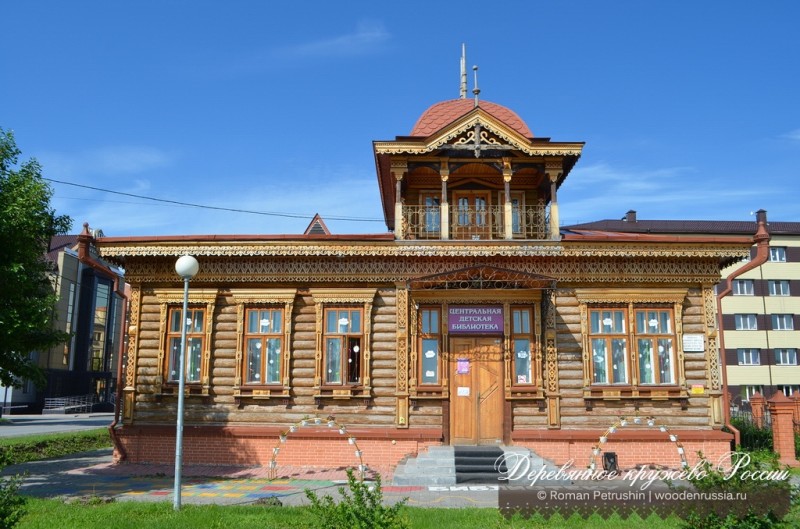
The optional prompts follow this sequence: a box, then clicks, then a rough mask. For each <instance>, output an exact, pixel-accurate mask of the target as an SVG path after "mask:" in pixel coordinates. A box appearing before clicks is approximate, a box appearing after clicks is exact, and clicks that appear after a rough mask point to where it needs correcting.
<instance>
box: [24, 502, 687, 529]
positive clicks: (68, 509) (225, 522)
mask: <svg viewBox="0 0 800 529" xmlns="http://www.w3.org/2000/svg"><path fill="white" fill-rule="evenodd" d="M405 512H406V514H407V517H408V520H409V522H410V524H411V527H413V528H414V529H447V528H450V527H453V528H458V529H472V528H475V529H488V528H514V529H523V528H535V527H547V528H549V529H558V528H565V529H566V528H578V527H580V528H586V529H601V528H602V529H623V528H624V529H628V528H630V529H673V528H677V527H678V523H679V521H678V519H676V518H672V519H668V520H662V519H660V518H658V517H655V516H651V517H650V518H647V519H645V520H643V519H641V518H639V517H637V516H633V517H630V518H628V519H626V520H623V519H620V518H618V517H614V518H611V519H609V520H604V519H602V518H600V517H599V516H596V517H592V518H590V519H588V520H585V519H583V518H580V517H577V516H575V517H572V518H570V519H567V520H564V519H563V518H561V517H559V516H554V517H553V518H551V519H550V520H544V519H542V518H534V519H531V520H521V519H512V520H506V519H504V518H503V516H502V515H501V514H500V512H499V511H498V510H496V509H476V508H468V509H422V508H415V507H408V508H407V509H406V510H405ZM315 524H316V518H315V517H314V515H313V514H312V513H311V511H310V510H309V509H308V508H306V507H263V506H259V505H251V506H220V505H204V506H198V505H185V506H183V508H182V509H181V511H180V512H175V511H173V509H172V504H171V503H169V502H162V503H150V502H141V503H140V502H129V501H125V502H115V503H108V504H102V505H78V504H72V505H66V504H64V503H62V502H60V501H57V500H40V499H32V500H30V501H29V502H28V514H27V515H26V516H25V517H24V518H23V520H22V522H21V523H20V524H19V525H18V526H17V527H18V528H20V529H34V528H36V529H45V528H46V529H52V528H54V527H56V528H58V529H68V528H73V527H74V528H92V527H102V528H105V529H128V528H130V529H139V528H141V527H146V528H148V529H159V528H164V529H167V528H169V529H181V528H187V529H188V528H196V527H202V528H204V529H212V528H221V529H222V528H224V529H230V528H234V527H235V528H236V529H249V528H253V529H256V528H258V529H268V528H273V527H274V528H287V529H300V528H313V527H315V526H316V525H315Z"/></svg>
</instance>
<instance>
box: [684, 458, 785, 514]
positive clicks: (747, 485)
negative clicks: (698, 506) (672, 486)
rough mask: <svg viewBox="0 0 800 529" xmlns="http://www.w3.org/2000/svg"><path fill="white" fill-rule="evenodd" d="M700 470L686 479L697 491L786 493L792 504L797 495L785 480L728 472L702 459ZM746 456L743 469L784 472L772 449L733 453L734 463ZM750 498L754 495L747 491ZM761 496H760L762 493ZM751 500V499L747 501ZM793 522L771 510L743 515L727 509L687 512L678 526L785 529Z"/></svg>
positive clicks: (740, 472)
mask: <svg viewBox="0 0 800 529" xmlns="http://www.w3.org/2000/svg"><path fill="white" fill-rule="evenodd" d="M699 455H700V458H701V460H703V464H702V470H703V472H701V473H699V476H698V477H694V478H692V479H690V482H691V484H692V485H693V486H694V488H695V489H696V490H698V491H702V492H722V491H724V492H737V493H740V492H741V493H765V492H766V493H767V494H768V495H770V496H771V495H774V496H778V495H779V494H788V496H789V497H790V498H791V499H792V503H794V500H795V499H796V497H797V490H796V487H794V486H793V485H792V484H791V483H790V482H789V480H788V479H786V480H778V479H774V480H773V479H754V478H752V477H749V476H748V475H746V474H745V472H744V471H739V472H728V471H725V470H721V469H719V468H718V467H716V466H714V465H712V464H711V463H710V462H709V461H707V460H705V459H703V457H702V454H699ZM742 457H746V458H749V459H748V461H749V464H748V465H747V466H746V470H747V471H750V472H759V471H765V472H770V471H772V472H779V471H786V470H787V469H786V468H785V467H783V466H782V465H781V464H780V462H779V460H778V455H777V454H775V453H774V452H771V451H767V450H762V451H756V452H734V453H733V458H732V459H733V462H734V465H735V464H736V462H737V461H738V460H739V458H742ZM787 475H788V471H787ZM748 496H749V497H750V498H752V497H757V496H755V495H750V494H748ZM762 497H763V496H762ZM751 501H752V500H751ZM792 526H793V525H792V524H790V523H788V522H784V521H782V520H781V519H779V518H778V517H777V516H776V515H775V514H774V513H773V512H772V511H770V512H768V513H766V514H758V513H756V512H753V511H752V510H748V511H747V512H745V513H743V514H736V513H734V512H728V513H727V514H725V516H724V517H722V516H720V515H719V514H717V513H713V512H712V513H710V514H708V515H705V516H700V515H698V514H696V513H691V514H690V515H689V516H688V517H687V518H686V519H685V520H684V523H682V524H681V529H780V528H784V527H785V528H788V527H792Z"/></svg>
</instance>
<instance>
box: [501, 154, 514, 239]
mask: <svg viewBox="0 0 800 529" xmlns="http://www.w3.org/2000/svg"><path fill="white" fill-rule="evenodd" d="M503 186H504V189H503V190H504V191H505V195H506V201H505V203H504V204H503V233H504V234H505V238H506V239H513V238H514V223H513V218H512V215H513V211H512V204H511V160H510V159H508V158H503Z"/></svg>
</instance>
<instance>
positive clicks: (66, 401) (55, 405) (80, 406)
mask: <svg viewBox="0 0 800 529" xmlns="http://www.w3.org/2000/svg"><path fill="white" fill-rule="evenodd" d="M95 400H96V397H95V395H94V394H90V395H78V396H75V397H55V398H49V399H44V409H45V410H64V411H71V412H75V413H88V412H90V411H92V405H93V404H94V403H95Z"/></svg>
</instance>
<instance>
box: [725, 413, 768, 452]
mask: <svg viewBox="0 0 800 529" xmlns="http://www.w3.org/2000/svg"><path fill="white" fill-rule="evenodd" d="M731 424H732V425H733V426H734V427H735V428H736V429H737V430H739V434H740V443H741V447H742V450H746V451H754V450H772V430H771V429H769V428H759V427H758V426H757V425H756V424H755V423H754V422H753V421H750V420H747V419H742V418H732V419H731Z"/></svg>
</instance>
